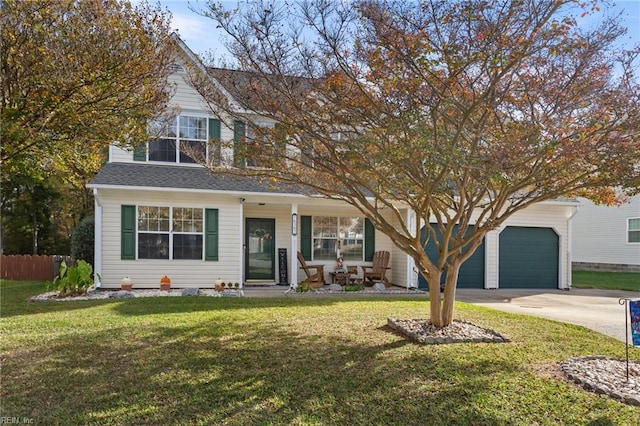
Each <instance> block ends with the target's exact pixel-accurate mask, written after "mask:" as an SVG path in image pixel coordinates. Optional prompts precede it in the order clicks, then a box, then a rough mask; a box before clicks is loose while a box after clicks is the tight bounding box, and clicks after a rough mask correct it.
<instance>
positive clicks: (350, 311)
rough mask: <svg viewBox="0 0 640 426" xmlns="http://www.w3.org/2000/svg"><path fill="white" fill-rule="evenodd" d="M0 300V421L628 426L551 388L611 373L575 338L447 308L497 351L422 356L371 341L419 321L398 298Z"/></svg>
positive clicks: (598, 350)
mask: <svg viewBox="0 0 640 426" xmlns="http://www.w3.org/2000/svg"><path fill="white" fill-rule="evenodd" d="M0 290H1V291H2V294H1V296H2V300H1V305H0V307H1V309H2V311H1V314H2V319H0V333H1V334H2V349H1V352H0V356H1V360H2V387H1V391H0V392H1V397H2V413H1V415H2V416H8V417H19V418H20V419H22V418H28V419H32V422H33V424H47V425H55V424H61V425H62V424H64V425H68V424H113V425H122V424H149V425H158V424H202V425H209V424H230V425H253V424H256V425H257V424H259V425H283V424H290V425H309V424H311V425H371V424H380V425H456V424H462V425H532V424H537V425H557V424H572V425H587V424H589V425H637V424H640V408H638V407H631V406H628V405H624V404H621V403H619V402H616V401H614V400H612V399H610V398H608V397H604V396H599V395H596V394H593V393H588V392H585V391H583V390H581V389H579V388H578V387H576V386H574V385H573V384H570V383H568V382H566V381H565V380H564V379H563V377H562V376H561V375H560V374H559V370H558V367H557V366H558V363H559V362H561V361H564V360H566V359H568V358H571V357H576V356H582V355H606V356H612V357H617V358H623V357H624V354H625V347H624V344H622V343H621V342H619V341H617V340H615V339H613V338H609V337H605V336H602V335H599V334H596V333H594V332H592V331H590V330H587V329H584V328H581V327H578V326H572V325H567V324H562V323H557V322H552V321H548V320H544V319H539V318H533V317H527V316H520V315H513V314H508V313H501V312H497V311H493V310H490V309H487V308H481V307H475V306H473V305H469V304H465V303H458V304H457V305H456V318H458V319H463V320H467V321H471V322H473V323H475V324H477V325H480V326H483V327H487V328H491V329H494V330H496V331H498V332H500V333H502V334H504V335H506V336H508V337H509V338H510V339H511V340H512V342H511V343H500V344H498V343H474V344H471V343H469V344H466V343H465V344H451V345H440V346H422V345H418V344H414V343H411V342H409V341H407V340H406V339H404V338H403V337H401V336H399V335H397V334H394V333H393V332H391V330H390V329H389V328H388V327H387V326H386V320H387V317H396V318H424V317H425V316H426V315H428V302H426V301H425V300H424V299H420V300H418V299H416V298H410V297H407V298H404V299H399V298H397V297H396V298H393V299H391V298H389V299H384V298H376V299H365V298H351V297H350V298H348V299H347V298H345V299H340V298H323V297H309V298H286V297H283V298H265V299H257V298H207V297H191V298H190V297H176V298H173V297H172V298H148V299H142V298H140V299H123V300H110V301H85V302H80V301H77V302H39V303H33V302H26V301H25V298H26V297H28V296H29V295H33V294H36V293H40V292H42V291H44V285H43V284H42V283H34V282H31V283H19V282H11V281H4V282H1V283H0ZM631 356H632V358H633V359H639V358H640V351H639V350H637V349H633V348H632V349H631Z"/></svg>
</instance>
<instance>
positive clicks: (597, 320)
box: [245, 286, 640, 342]
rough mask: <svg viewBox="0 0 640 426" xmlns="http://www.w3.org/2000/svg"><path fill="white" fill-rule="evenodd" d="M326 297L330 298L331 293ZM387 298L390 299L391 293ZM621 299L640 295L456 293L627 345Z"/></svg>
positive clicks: (253, 291) (277, 293)
mask: <svg viewBox="0 0 640 426" xmlns="http://www.w3.org/2000/svg"><path fill="white" fill-rule="evenodd" d="M285 290H287V287H283V286H274V287H253V288H252V287H248V288H246V289H245V296H247V297H285V294H284V292H285ZM349 295H354V296H355V295H358V296H361V295H365V294H362V293H351V294H349ZM398 295H399V296H400V295H401V296H407V295H408V294H407V293H404V292H403V293H402V294H400V293H399V294H398ZM296 296H312V295H310V294H309V293H302V294H299V295H296V294H290V295H289V297H296ZM323 296H329V294H324V295H323ZM330 296H334V297H345V296H347V295H346V294H339V293H338V294H335V293H334V294H331V295H330ZM373 296H376V295H375V294H374V295H373ZM378 296H383V295H378ZM384 296H388V294H385V295H384ZM415 296H416V297H421V298H426V297H427V295H426V294H425V293H423V292H420V293H415ZM620 298H628V299H640V292H632V291H616V290H593V289H576V288H574V289H572V290H569V291H565V290H510V289H499V290H475V289H458V290H457V292H456V300H457V301H460V302H467V303H473V304H475V305H479V306H486V307H488V308H493V309H498V310H501V311H505V312H511V313H516V314H526V315H533V316H537V317H541V318H546V319H551V320H555V321H560V322H566V323H569V324H576V325H581V326H583V327H586V328H589V329H591V330H594V331H597V332H599V333H602V334H605V335H607V336H611V337H614V338H616V339H618V340H621V341H623V342H624V341H625V333H626V332H627V330H626V329H625V316H626V315H627V313H626V312H625V307H624V305H621V304H619V303H618V300H619V299H620Z"/></svg>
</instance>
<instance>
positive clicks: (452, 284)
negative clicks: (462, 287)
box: [442, 263, 460, 327]
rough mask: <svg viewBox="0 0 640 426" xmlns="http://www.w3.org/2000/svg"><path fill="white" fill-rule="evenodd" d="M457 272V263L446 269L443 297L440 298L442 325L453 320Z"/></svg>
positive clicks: (458, 270)
mask: <svg viewBox="0 0 640 426" xmlns="http://www.w3.org/2000/svg"><path fill="white" fill-rule="evenodd" d="M459 272H460V264H458V263H454V264H452V265H450V266H449V268H448V269H447V277H446V278H445V282H444V297H443V298H442V327H444V326H447V325H450V324H451V322H452V321H453V306H454V302H455V301H456V288H457V286H458V273H459Z"/></svg>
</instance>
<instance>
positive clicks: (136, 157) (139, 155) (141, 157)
mask: <svg viewBox="0 0 640 426" xmlns="http://www.w3.org/2000/svg"><path fill="white" fill-rule="evenodd" d="M133 161H147V144H142V145H137V146H135V147H134V148H133Z"/></svg>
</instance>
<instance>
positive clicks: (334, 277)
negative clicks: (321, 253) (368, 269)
mask: <svg viewBox="0 0 640 426" xmlns="http://www.w3.org/2000/svg"><path fill="white" fill-rule="evenodd" d="M329 275H330V276H331V284H340V285H347V284H349V274H348V273H347V272H329Z"/></svg>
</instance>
